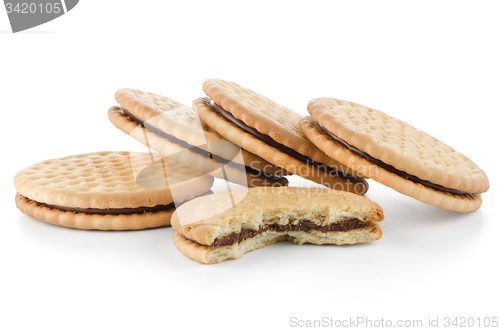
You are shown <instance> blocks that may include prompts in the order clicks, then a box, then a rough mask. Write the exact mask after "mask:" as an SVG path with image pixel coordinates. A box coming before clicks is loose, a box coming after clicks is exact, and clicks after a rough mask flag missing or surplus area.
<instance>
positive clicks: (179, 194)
mask: <svg viewBox="0 0 500 331" xmlns="http://www.w3.org/2000/svg"><path fill="white" fill-rule="evenodd" d="M139 179H140V180H139ZM138 182H139V184H138ZM212 183H213V178H212V177H211V176H208V175H202V174H201V173H199V172H196V171H194V170H192V169H190V168H188V167H185V166H183V165H179V164H177V163H175V162H170V161H167V160H166V159H161V157H159V156H158V155H157V154H149V153H133V152H97V153H89V154H81V155H73V156H67V157H63V158H59V159H52V160H47V161H43V162H39V163H36V164H34V165H32V166H30V167H27V168H25V169H23V170H21V171H20V172H19V173H18V174H17V175H16V176H15V178H14V185H15V187H16V189H17V191H18V192H19V194H21V195H23V196H25V197H27V198H29V199H32V200H35V201H37V202H42V203H46V204H53V205H60V206H66V207H79V208H100V209H105V208H136V207H141V206H144V207H150V206H156V205H167V204H169V203H171V202H173V200H174V198H175V201H176V202H181V201H184V200H188V199H191V198H193V197H195V196H197V195H200V194H203V193H205V192H206V191H208V190H209V188H210V187H211V186H212ZM174 190H175V192H174ZM172 192H174V193H172Z"/></svg>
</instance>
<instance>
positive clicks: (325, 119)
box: [300, 98, 489, 212]
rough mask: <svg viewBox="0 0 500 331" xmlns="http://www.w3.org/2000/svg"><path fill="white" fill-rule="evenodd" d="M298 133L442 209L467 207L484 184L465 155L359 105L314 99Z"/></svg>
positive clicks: (470, 207) (357, 167) (477, 204)
mask: <svg viewBox="0 0 500 331" xmlns="http://www.w3.org/2000/svg"><path fill="white" fill-rule="evenodd" d="M307 109H308V111H309V113H310V114H311V116H312V117H306V118H304V119H303V120H302V121H301V123H300V127H301V130H302V132H303V133H304V134H305V135H306V136H307V137H308V138H309V139H310V140H311V141H312V142H313V143H314V144H315V145H316V146H318V147H319V148H320V149H321V150H322V151H323V152H325V153H326V154H327V155H329V156H330V157H332V158H335V159H337V160H339V161H340V162H342V163H344V164H347V165H348V166H349V167H351V168H352V169H354V170H356V171H357V172H359V173H362V174H363V175H365V176H367V177H370V178H372V179H374V180H376V181H378V182H380V183H382V184H384V185H386V186H388V187H391V188H393V189H394V190H396V191H398V192H400V193H402V194H405V195H408V196H410V197H412V198H415V199H417V200H419V201H421V202H424V203H426V204H430V205H434V206H437V207H440V208H443V209H449V210H454V211H460V212H470V211H473V210H476V209H478V208H479V207H480V206H481V201H482V200H481V193H483V192H486V190H488V187H489V182H488V178H487V177H486V174H485V173H484V172H483V171H482V170H481V169H480V168H479V167H478V166H477V165H476V164H475V163H474V162H472V161H471V160H470V159H469V158H467V157H466V156H464V155H463V154H461V153H459V152H457V151H455V150H454V149H453V148H451V147H450V146H448V145H446V144H445V143H443V142H441V141H439V140H438V139H436V138H434V137H432V136H431V135H429V134H427V133H425V132H423V131H421V130H419V129H416V128H414V127H412V126H411V125H409V124H407V123H405V122H403V121H401V120H398V119H396V118H393V117H390V116H389V115H387V114H385V113H383V112H381V111H378V110H375V109H371V108H367V107H365V106H362V105H360V104H356V103H352V102H347V101H343V100H337V99H333V98H318V99H314V100H312V101H311V102H309V105H308V107H307Z"/></svg>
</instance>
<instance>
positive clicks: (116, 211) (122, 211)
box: [25, 197, 175, 215]
mask: <svg viewBox="0 0 500 331" xmlns="http://www.w3.org/2000/svg"><path fill="white" fill-rule="evenodd" d="M25 198H26V199H28V200H29V201H33V202H35V203H37V204H38V205H40V206H43V207H47V208H51V209H57V210H62V211H67V212H72V213H83V214H91V215H132V214H142V213H154V212H158V211H164V210H169V209H172V208H175V204H174V203H173V202H172V203H170V204H168V205H158V206H154V207H137V208H110V209H99V208H77V207H66V206H59V205H51V204H48V203H43V202H38V201H35V200H32V199H30V198H27V197H25Z"/></svg>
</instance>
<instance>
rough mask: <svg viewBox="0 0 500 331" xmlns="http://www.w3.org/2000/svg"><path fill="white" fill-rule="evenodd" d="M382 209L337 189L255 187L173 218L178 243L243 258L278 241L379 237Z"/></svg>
mask: <svg viewBox="0 0 500 331" xmlns="http://www.w3.org/2000/svg"><path fill="white" fill-rule="evenodd" d="M382 220H383V211H382V209H381V208H380V207H379V206H378V205H377V204H376V203H374V202H372V201H370V200H368V199H367V198H365V197H362V196H359V195H356V194H352V193H348V192H343V191H336V190H328V189H321V188H300V187H255V188H249V189H236V190H232V191H228V192H219V193H216V194H213V195H210V196H206V197H201V198H197V199H194V200H192V201H190V202H188V203H186V204H184V205H183V206H181V207H180V208H178V209H177V210H176V212H175V213H174V215H173V216H172V227H173V228H174V230H175V233H174V244H175V245H176V247H177V248H178V249H179V250H180V251H181V252H182V253H184V254H185V255H187V256H188V257H190V258H192V259H194V260H196V261H198V262H202V263H218V262H221V261H224V260H227V259H237V258H240V257H241V256H242V255H243V254H244V253H245V252H247V251H250V250H253V249H257V248H260V247H263V246H266V245H270V244H273V243H275V242H278V241H293V242H295V243H297V244H302V243H314V244H336V245H342V244H354V243H359V242H365V241H372V240H377V239H379V238H380V236H381V235H382V231H381V230H380V227H379V226H378V225H377V222H380V221H382Z"/></svg>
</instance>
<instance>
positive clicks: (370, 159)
mask: <svg viewBox="0 0 500 331" xmlns="http://www.w3.org/2000/svg"><path fill="white" fill-rule="evenodd" d="M314 123H315V124H316V125H317V126H318V127H319V128H320V130H321V131H322V132H323V133H324V134H325V135H326V136H327V137H328V138H330V139H331V140H333V141H334V142H336V143H337V144H339V145H340V146H342V147H344V148H346V149H347V150H349V151H350V152H352V153H354V154H355V155H357V156H359V157H361V158H363V159H365V160H367V161H368V162H371V163H373V164H375V165H377V166H379V167H380V168H382V169H385V170H387V171H389V172H391V173H393V174H395V175H398V176H400V177H403V178H406V179H408V180H409V181H412V182H414V183H417V184H422V185H423V186H425V187H428V188H431V189H434V190H436V191H441V192H445V193H450V194H455V195H468V194H470V193H467V192H463V191H459V190H455V189H452V188H448V187H444V186H441V185H438V184H434V183H431V182H429V181H426V180H424V179H420V178H418V177H416V176H413V175H410V174H408V173H406V172H404V171H401V170H398V169H396V168H394V167H393V166H391V165H389V164H387V163H385V162H383V161H380V160H378V159H376V158H374V157H372V156H370V155H368V154H367V153H365V152H363V151H361V150H359V149H357V148H356V147H354V146H351V145H349V144H348V143H347V142H345V141H344V140H342V139H340V138H339V137H337V136H336V135H334V134H333V133H331V132H330V131H328V130H327V129H326V128H325V127H324V126H322V125H321V124H319V123H316V122H314Z"/></svg>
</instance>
